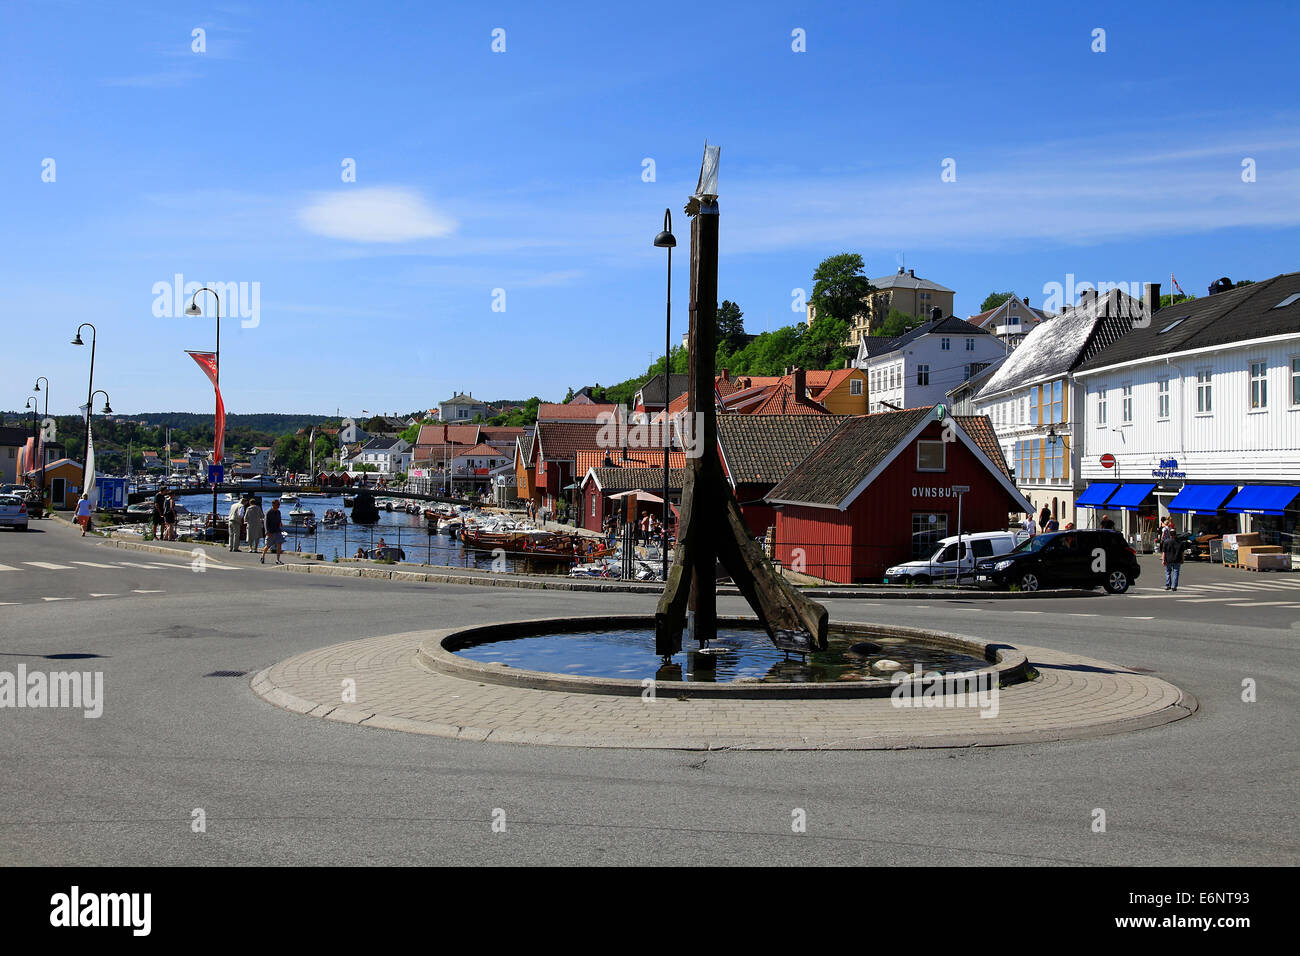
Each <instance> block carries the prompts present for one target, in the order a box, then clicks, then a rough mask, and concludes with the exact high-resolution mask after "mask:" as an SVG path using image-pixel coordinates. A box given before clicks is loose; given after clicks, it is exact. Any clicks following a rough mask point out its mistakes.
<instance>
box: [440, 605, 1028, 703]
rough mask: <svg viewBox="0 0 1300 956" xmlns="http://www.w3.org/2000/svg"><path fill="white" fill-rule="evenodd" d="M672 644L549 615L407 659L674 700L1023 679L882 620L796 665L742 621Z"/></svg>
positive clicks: (1003, 666) (600, 620)
mask: <svg viewBox="0 0 1300 956" xmlns="http://www.w3.org/2000/svg"><path fill="white" fill-rule="evenodd" d="M682 645H683V646H682V651H681V652H680V653H678V654H677V655H675V656H674V657H673V659H672V662H671V663H670V664H668V665H665V664H664V663H663V662H662V661H661V660H660V658H659V657H658V656H657V655H656V654H655V653H654V619H653V618H648V617H643V616H637V617H632V616H616V617H608V616H605V617H575V618H552V619H544V620H533V621H520V622H511V623H504V624H491V625H485V626H480V627H472V628H456V629H449V630H444V631H438V632H435V633H434V634H433V635H432V636H431V637H430V638H428V639H427V640H425V641H424V642H423V644H422V645H421V648H420V651H419V655H418V660H419V662H420V663H421V664H422V665H423V666H424V667H427V668H429V669H430V670H434V671H437V672H439V673H445V674H452V675H454V676H458V677H464V678H470V679H475V680H479V681H483V682H485V683H494V684H511V685H515V686H523V687H531V688H534V689H542V690H559V691H568V692H572V693H590V694H621V695H633V694H635V695H642V694H643V693H644V692H645V689H646V686H647V683H648V681H653V682H654V684H655V686H656V688H658V689H659V690H658V692H659V693H662V694H664V695H672V696H677V697H729V698H735V697H753V698H766V699H773V698H782V697H786V698H790V697H812V698H827V697H887V696H889V695H890V694H891V693H893V691H894V690H895V689H896V687H897V686H898V681H900V680H912V679H913V677H914V675H915V674H916V673H917V672H918V669H919V672H920V673H924V674H926V675H932V674H934V673H940V674H945V675H951V674H964V675H969V674H986V675H988V677H987V678H986V679H993V680H996V681H997V683H999V684H1000V685H1004V686H1005V685H1007V684H1012V683H1016V682H1018V681H1021V680H1025V679H1027V664H1026V660H1025V656H1024V654H1023V653H1021V652H1020V651H1019V650H1017V649H1016V648H1014V647H1012V646H1010V645H1008V644H1000V643H991V642H987V641H981V640H979V639H977V638H973V637H967V636H964V635H960V634H952V633H948V632H944V631H934V630H929V629H925V628H916V627H903V626H899V625H892V624H891V625H885V624H859V623H840V624H832V625H831V628H830V634H829V635H828V645H829V646H828V649H827V650H826V651H817V652H814V653H812V654H810V655H807V657H806V658H804V659H801V657H800V655H797V654H791V655H788V656H787V655H786V654H785V653H784V652H783V651H780V650H777V649H776V648H775V647H773V646H772V643H771V641H770V640H769V639H768V637H767V634H766V632H765V631H764V630H763V629H762V628H761V626H760V625H759V624H758V622H757V620H756V619H754V618H737V617H720V618H718V636H717V638H715V639H714V640H712V641H710V642H709V646H708V647H707V648H701V647H698V646H697V644H696V642H694V641H692V640H690V639H689V638H687V637H685V636H683V640H682Z"/></svg>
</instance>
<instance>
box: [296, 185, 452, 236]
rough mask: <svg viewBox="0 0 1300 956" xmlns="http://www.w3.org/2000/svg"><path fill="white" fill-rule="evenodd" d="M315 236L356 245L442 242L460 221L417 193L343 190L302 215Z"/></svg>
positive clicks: (317, 199)
mask: <svg viewBox="0 0 1300 956" xmlns="http://www.w3.org/2000/svg"><path fill="white" fill-rule="evenodd" d="M298 221H299V222H300V223H302V225H303V226H304V227H305V228H306V229H308V230H310V231H311V232H314V233H317V234H318V235H322V236H328V237H330V238H331V239H350V240H352V241H354V242H411V241H412V240H415V239H440V238H442V237H443V236H448V235H450V234H451V233H452V232H454V231H455V230H456V225H457V223H456V220H454V219H452V218H451V217H450V216H447V215H445V214H443V213H441V212H439V211H437V210H436V209H434V208H433V207H432V206H430V205H429V203H428V202H426V201H425V199H424V197H423V196H421V195H420V194H419V193H418V192H416V191H415V190H413V189H399V188H371V189H346V188H345V189H343V190H340V191H339V192H334V193H322V194H320V195H317V196H316V197H315V198H314V199H313V200H312V201H311V203H310V204H309V205H307V206H306V207H304V208H303V209H302V210H300V211H299V213H298Z"/></svg>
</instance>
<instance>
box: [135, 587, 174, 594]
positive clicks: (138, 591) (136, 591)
mask: <svg viewBox="0 0 1300 956" xmlns="http://www.w3.org/2000/svg"><path fill="white" fill-rule="evenodd" d="M131 593H132V594H166V593H167V592H166V591H149V590H145V589H143V588H132V590H131Z"/></svg>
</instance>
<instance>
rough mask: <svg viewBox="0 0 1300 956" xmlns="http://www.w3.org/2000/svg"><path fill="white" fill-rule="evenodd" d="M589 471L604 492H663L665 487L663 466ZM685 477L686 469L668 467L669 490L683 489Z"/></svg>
mask: <svg viewBox="0 0 1300 956" xmlns="http://www.w3.org/2000/svg"><path fill="white" fill-rule="evenodd" d="M589 473H590V474H592V475H594V476H595V479H596V481H597V482H598V483H599V484H600V490H601V491H604V492H611V491H614V492H616V491H637V490H640V491H651V492H653V491H656V490H657V491H660V492H662V491H663V487H664V470H663V468H594V469H591V470H590V472H589ZM586 474H588V473H587V472H584V477H585V475H586ZM685 479H686V469H684V468H670V469H668V490H669V492H673V491H681V490H682V482H683V481H684V480H685Z"/></svg>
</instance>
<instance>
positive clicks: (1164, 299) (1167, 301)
mask: <svg viewBox="0 0 1300 956" xmlns="http://www.w3.org/2000/svg"><path fill="white" fill-rule="evenodd" d="M1195 298H1196V296H1194V295H1185V294H1184V293H1181V292H1179V293H1176V294H1170V293H1168V292H1166V293H1165V294H1164V295H1162V296H1161V297H1160V308H1162V309H1167V308H1169V307H1170V306H1171V305H1176V304H1177V303H1179V302H1187V301H1190V300H1191V299H1195Z"/></svg>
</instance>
